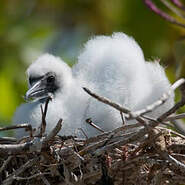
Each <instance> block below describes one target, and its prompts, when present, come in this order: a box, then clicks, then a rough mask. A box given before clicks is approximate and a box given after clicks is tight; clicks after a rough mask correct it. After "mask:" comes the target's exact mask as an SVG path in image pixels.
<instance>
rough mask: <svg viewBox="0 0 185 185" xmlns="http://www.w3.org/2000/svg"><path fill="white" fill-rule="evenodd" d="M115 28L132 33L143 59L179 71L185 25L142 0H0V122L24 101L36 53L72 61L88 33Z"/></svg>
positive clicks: (174, 74) (173, 75) (172, 73)
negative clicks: (29, 72) (29, 69)
mask: <svg viewBox="0 0 185 185" xmlns="http://www.w3.org/2000/svg"><path fill="white" fill-rule="evenodd" d="M157 3H158V2H157ZM159 6H162V5H160V4H159ZM162 8H164V10H165V11H167V12H169V13H171V12H170V11H169V10H168V9H167V8H166V7H162ZM118 31H119V32H125V33H127V34H128V35H131V36H133V37H134V38H135V39H136V41H137V42H138V43H139V45H140V46H141V48H142V49H143V51H144V55H145V58H146V60H154V59H161V64H162V65H163V66H165V68H166V71H167V75H168V77H169V79H170V81H171V82H174V81H175V79H176V77H177V75H178V76H182V75H183V74H182V73H180V74H179V70H178V66H179V63H182V64H183V63H184V61H183V57H184V55H185V54H184V53H185V52H184V51H185V45H184V42H183V41H182V39H180V38H182V37H183V36H184V35H185V29H184V28H181V27H177V26H175V25H172V24H170V23H168V22H167V21H165V20H163V19H162V18H161V17H159V16H158V15H156V14H155V13H153V12H152V11H150V10H149V8H148V7H147V6H146V5H145V4H144V1H142V0H140V1H136V0H135V1H133V0H29V1H26V0H13V1H12V0H2V1H1V6H0V126H3V125H9V124H11V118H12V116H13V113H14V111H15V109H16V107H17V106H18V105H19V104H20V103H22V102H24V99H23V95H24V94H25V92H26V88H27V84H26V75H25V70H26V68H27V67H28V65H29V64H30V63H31V62H33V61H34V60H35V59H36V58H37V57H38V56H39V55H40V54H42V53H44V52H49V53H52V54H54V55H58V56H61V57H62V59H63V60H65V61H66V62H67V63H69V64H70V65H72V64H73V63H74V62H75V61H76V59H77V56H78V54H79V52H80V50H81V48H82V47H83V44H84V43H85V42H86V41H87V40H88V39H89V38H90V37H92V36H94V35H98V34H104V35H110V34H112V32H118Z"/></svg>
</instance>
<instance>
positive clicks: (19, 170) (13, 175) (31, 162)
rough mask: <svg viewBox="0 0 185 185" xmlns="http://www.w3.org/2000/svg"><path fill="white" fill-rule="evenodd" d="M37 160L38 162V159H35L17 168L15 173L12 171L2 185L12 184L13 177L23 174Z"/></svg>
mask: <svg viewBox="0 0 185 185" xmlns="http://www.w3.org/2000/svg"><path fill="white" fill-rule="evenodd" d="M38 160H39V158H38V157H35V158H33V159H31V160H29V161H28V162H26V163H25V164H24V165H22V166H21V167H20V168H18V169H17V170H16V171H14V172H13V173H12V174H11V175H9V177H8V178H7V179H5V180H4V181H3V182H2V185H10V184H12V182H13V180H14V177H15V176H18V175H19V174H21V173H22V172H24V171H25V170H26V169H28V168H30V167H31V166H33V165H34V164H36V163H37V162H38Z"/></svg>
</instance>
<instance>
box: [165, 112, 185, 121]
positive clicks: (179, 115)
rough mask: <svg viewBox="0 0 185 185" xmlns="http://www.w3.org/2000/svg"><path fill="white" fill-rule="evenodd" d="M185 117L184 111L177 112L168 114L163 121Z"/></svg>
mask: <svg viewBox="0 0 185 185" xmlns="http://www.w3.org/2000/svg"><path fill="white" fill-rule="evenodd" d="M183 118H185V113H182V114H177V115H172V116H168V117H167V118H166V119H165V121H173V120H177V119H183Z"/></svg>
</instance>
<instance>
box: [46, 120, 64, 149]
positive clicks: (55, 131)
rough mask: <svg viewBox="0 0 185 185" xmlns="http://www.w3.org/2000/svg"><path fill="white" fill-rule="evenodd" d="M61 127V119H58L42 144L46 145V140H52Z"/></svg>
mask: <svg viewBox="0 0 185 185" xmlns="http://www.w3.org/2000/svg"><path fill="white" fill-rule="evenodd" d="M61 128H62V119H60V120H59V121H58V123H57V125H56V126H55V127H54V128H53V129H52V130H51V132H50V133H49V134H48V135H47V136H46V137H45V138H44V140H43V146H45V145H47V143H48V141H50V140H52V139H53V138H54V137H55V136H56V135H57V134H58V132H59V131H60V130H61Z"/></svg>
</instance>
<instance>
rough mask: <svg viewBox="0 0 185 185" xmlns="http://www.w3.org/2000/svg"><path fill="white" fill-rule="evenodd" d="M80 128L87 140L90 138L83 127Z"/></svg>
mask: <svg viewBox="0 0 185 185" xmlns="http://www.w3.org/2000/svg"><path fill="white" fill-rule="evenodd" d="M78 130H80V131H81V132H82V134H83V135H84V136H85V138H86V140H87V139H89V138H88V136H87V134H86V133H85V131H84V130H83V129H82V128H78Z"/></svg>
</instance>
